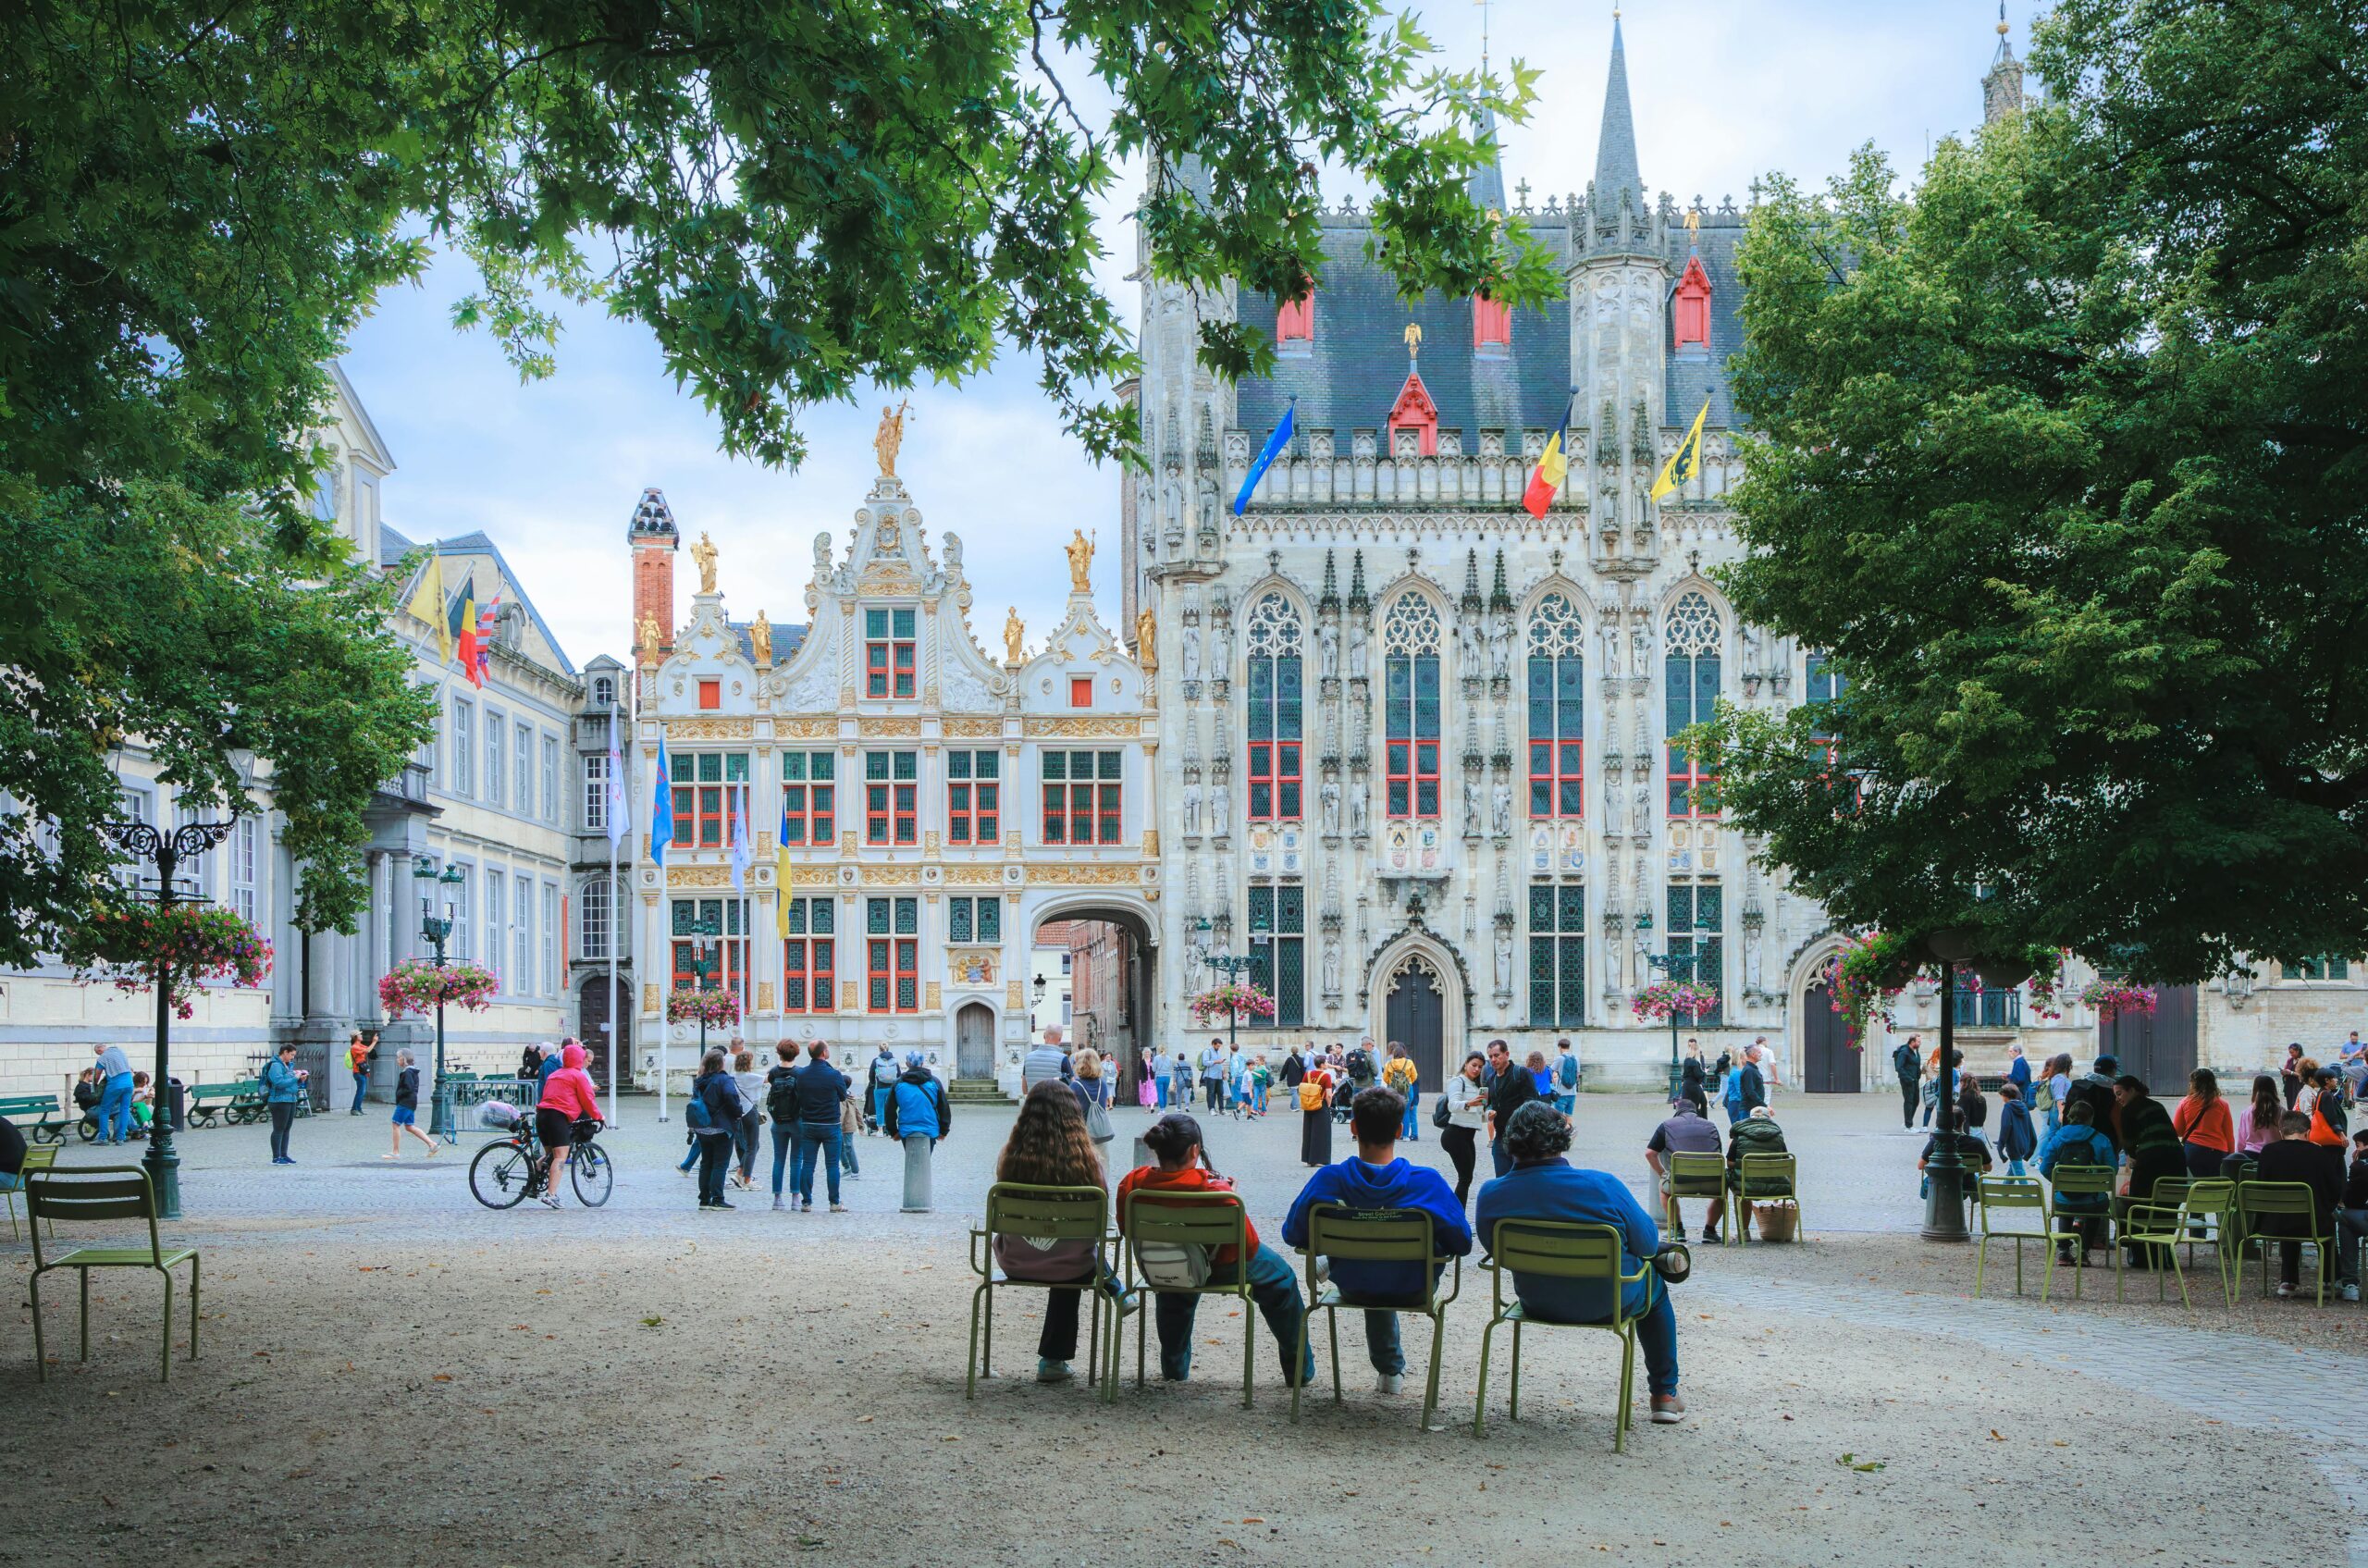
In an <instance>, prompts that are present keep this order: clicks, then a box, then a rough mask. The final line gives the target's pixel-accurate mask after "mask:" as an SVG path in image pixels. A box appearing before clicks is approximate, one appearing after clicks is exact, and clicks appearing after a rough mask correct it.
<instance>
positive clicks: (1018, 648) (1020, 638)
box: [1003, 604, 1028, 664]
mask: <svg viewBox="0 0 2368 1568" xmlns="http://www.w3.org/2000/svg"><path fill="white" fill-rule="evenodd" d="M1027 643H1028V627H1027V626H1026V624H1024V623H1022V622H1021V621H1020V619H1019V606H1018V605H1016V604H1015V605H1013V606H1012V607H1011V610H1010V612H1009V613H1007V614H1006V615H1005V616H1004V618H1003V661H1004V662H1005V663H1006V664H1018V663H1020V662H1022V661H1024V659H1025V657H1026V651H1027Z"/></svg>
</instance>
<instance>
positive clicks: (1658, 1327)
mask: <svg viewBox="0 0 2368 1568" xmlns="http://www.w3.org/2000/svg"><path fill="white" fill-rule="evenodd" d="M1570 1147H1571V1123H1570V1122H1569V1120H1568V1119H1566V1118H1565V1117H1563V1115H1562V1113H1561V1112H1560V1111H1558V1110H1556V1109H1555V1108H1554V1105H1553V1103H1552V1102H1551V1101H1531V1102H1530V1103H1529V1104H1527V1105H1523V1106H1522V1107H1521V1108H1520V1109H1519V1110H1517V1111H1515V1112H1514V1113H1513V1115H1512V1120H1511V1122H1510V1123H1509V1124H1508V1125H1507V1127H1506V1129H1505V1152H1506V1154H1508V1155H1509V1156H1511V1160H1512V1169H1511V1170H1510V1171H1508V1172H1506V1173H1505V1174H1504V1175H1502V1176H1500V1177H1498V1178H1497V1179H1495V1180H1494V1181H1491V1182H1489V1183H1488V1184H1487V1185H1486V1186H1485V1187H1483V1188H1481V1189H1480V1197H1479V1199H1478V1202H1477V1204H1476V1206H1475V1207H1474V1210H1473V1225H1472V1228H1473V1229H1474V1230H1475V1231H1477V1232H1478V1233H1479V1237H1480V1244H1481V1245H1482V1246H1483V1247H1484V1248H1486V1247H1488V1246H1489V1244H1490V1241H1491V1240H1492V1239H1493V1238H1494V1236H1495V1235H1496V1230H1497V1226H1498V1223H1499V1221H1501V1220H1508V1219H1550V1220H1560V1221H1565V1222H1577V1223H1581V1224H1587V1225H1609V1226H1610V1227H1611V1228H1614V1229H1616V1230H1618V1231H1619V1232H1620V1233H1621V1236H1622V1239H1623V1241H1624V1245H1623V1247H1622V1253H1621V1258H1620V1271H1621V1272H1622V1274H1634V1273H1637V1272H1638V1271H1639V1270H1642V1271H1643V1273H1644V1276H1645V1277H1644V1278H1642V1279H1640V1280H1638V1281H1637V1282H1636V1283H1634V1284H1633V1285H1630V1286H1628V1287H1627V1288H1626V1291H1625V1296H1624V1301H1623V1307H1624V1310H1625V1311H1626V1312H1627V1313H1629V1314H1630V1315H1637V1316H1638V1319H1639V1320H1638V1322H1637V1324H1636V1343H1637V1344H1638V1345H1639V1346H1641V1347H1642V1348H1643V1350H1644V1352H1645V1377H1646V1381H1647V1384H1648V1386H1649V1387H1650V1388H1651V1389H1652V1394H1653V1398H1652V1405H1653V1420H1654V1421H1655V1422H1656V1423H1658V1424H1659V1425H1661V1426H1670V1425H1671V1424H1673V1423H1675V1422H1679V1421H1683V1420H1684V1419H1685V1401H1684V1399H1682V1398H1680V1397H1679V1395H1678V1391H1677V1314H1676V1312H1675V1311H1674V1310H1673V1309H1672V1308H1671V1306H1670V1301H1669V1290H1668V1287H1666V1286H1664V1285H1663V1284H1662V1283H1661V1279H1660V1276H1659V1275H1658V1274H1656V1273H1654V1272H1653V1271H1652V1270H1651V1269H1649V1268H1647V1267H1646V1266H1645V1260H1647V1259H1648V1258H1650V1257H1652V1256H1653V1254H1655V1253H1658V1252H1659V1251H1660V1246H1661V1233H1660V1228H1659V1226H1657V1225H1655V1224H1654V1223H1653V1216H1650V1215H1648V1214H1647V1213H1646V1212H1645V1209H1644V1205H1643V1204H1639V1203H1637V1202H1636V1199H1635V1197H1634V1194H1632V1193H1631V1192H1630V1191H1628V1184H1627V1183H1626V1182H1624V1181H1622V1180H1621V1179H1619V1178H1618V1177H1616V1176H1612V1175H1610V1174H1609V1173H1608V1172H1605V1171H1600V1170H1581V1169H1579V1168H1578V1167H1575V1166H1573V1165H1572V1164H1571V1162H1570V1161H1569V1160H1567V1159H1564V1158H1563V1157H1562V1156H1563V1155H1564V1154H1567V1153H1568V1152H1569V1150H1570ZM1492 1250H1493V1249H1492ZM1513 1290H1514V1293H1515V1294H1516V1295H1518V1296H1519V1297H1520V1298H1521V1309H1522V1312H1523V1314H1524V1315H1527V1316H1528V1317H1530V1318H1531V1319H1533V1320H1536V1321H1540V1322H1548V1323H1600V1322H1602V1321H1604V1320H1605V1319H1607V1318H1609V1317H1610V1315H1611V1298H1610V1292H1609V1291H1608V1290H1607V1289H1606V1287H1605V1286H1604V1284H1603V1283H1602V1282H1601V1281H1599V1280H1591V1279H1558V1278H1552V1277H1550V1276H1547V1275H1536V1274H1515V1275H1514V1276H1513Z"/></svg>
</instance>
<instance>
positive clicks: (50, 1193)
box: [25, 1166, 198, 1382]
mask: <svg viewBox="0 0 2368 1568" xmlns="http://www.w3.org/2000/svg"><path fill="white" fill-rule="evenodd" d="M25 1217H26V1227H25V1228H26V1229H27V1230H28V1231H30V1232H31V1236H32V1241H33V1273H32V1280H31V1294H32V1308H33V1366H34V1369H35V1371H36V1372H37V1373H38V1374H39V1376H40V1377H41V1378H42V1380H43V1381H46V1380H47V1379H48V1377H49V1347H48V1342H47V1340H45V1339H44V1338H43V1334H42V1315H41V1277H42V1276H43V1275H44V1274H47V1273H49V1272H50V1271H51V1270H53V1269H59V1268H70V1269H73V1270H74V1271H76V1272H77V1273H78V1274H80V1276H81V1281H82V1357H81V1359H83V1360H84V1361H88V1360H90V1359H91V1270H93V1269H94V1268H153V1269H154V1270H155V1271H156V1272H157V1273H159V1274H161V1275H163V1276H164V1277H165V1318H164V1323H165V1333H164V1359H163V1362H162V1364H161V1370H160V1371H159V1372H158V1374H157V1381H159V1382H169V1381H170V1380H171V1378H172V1376H173V1269H174V1267H175V1266H177V1265H179V1264H182V1263H187V1264H188V1265H189V1359H190V1360H191V1361H195V1360H196V1359H197V1323H198V1257H197V1251H196V1249H195V1248H191V1247H181V1248H177V1249H175V1250H174V1251H172V1252H166V1250H165V1247H164V1243H163V1242H162V1241H160V1240H159V1239H158V1237H157V1234H156V1194H155V1192H154V1189H152V1188H151V1187H150V1186H149V1185H148V1173H147V1172H146V1171H144V1170H142V1169H141V1168H140V1167H138V1166H88V1167H79V1168H76V1169H73V1170H43V1171H36V1172H34V1173H33V1174H32V1175H31V1176H30V1177H28V1178H27V1179H26V1181H25ZM61 1219H64V1220H80V1221H87V1222H91V1223H94V1224H95V1223H100V1222H104V1221H107V1220H121V1219H136V1220H140V1221H142V1222H143V1223H145V1224H146V1225H147V1227H148V1244H147V1245H146V1246H145V1247H77V1248H75V1249H74V1250H73V1251H72V1252H70V1253H67V1254H66V1255H65V1256H64V1257H61V1258H48V1257H44V1256H43V1254H42V1247H41V1230H42V1228H41V1222H42V1221H43V1220H48V1221H49V1222H50V1226H51V1229H52V1231H53V1233H54V1232H55V1231H56V1222H57V1221H58V1220H61Z"/></svg>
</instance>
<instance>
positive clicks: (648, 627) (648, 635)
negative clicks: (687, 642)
mask: <svg viewBox="0 0 2368 1568" xmlns="http://www.w3.org/2000/svg"><path fill="white" fill-rule="evenodd" d="M663 640H664V634H662V633H660V631H659V629H658V617H657V616H655V615H645V616H643V617H642V618H641V651H642V652H644V653H646V654H648V655H649V656H650V657H652V658H655V657H657V654H658V648H659V644H660V642H661V641H663Z"/></svg>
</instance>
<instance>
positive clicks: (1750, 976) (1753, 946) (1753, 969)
mask: <svg viewBox="0 0 2368 1568" xmlns="http://www.w3.org/2000/svg"><path fill="white" fill-rule="evenodd" d="M1743 982H1744V984H1745V986H1746V987H1748V988H1749V989H1751V990H1753V991H1757V990H1758V989H1759V939H1758V937H1754V938H1752V939H1751V940H1750V941H1749V942H1746V943H1745V944H1744V949H1743Z"/></svg>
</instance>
